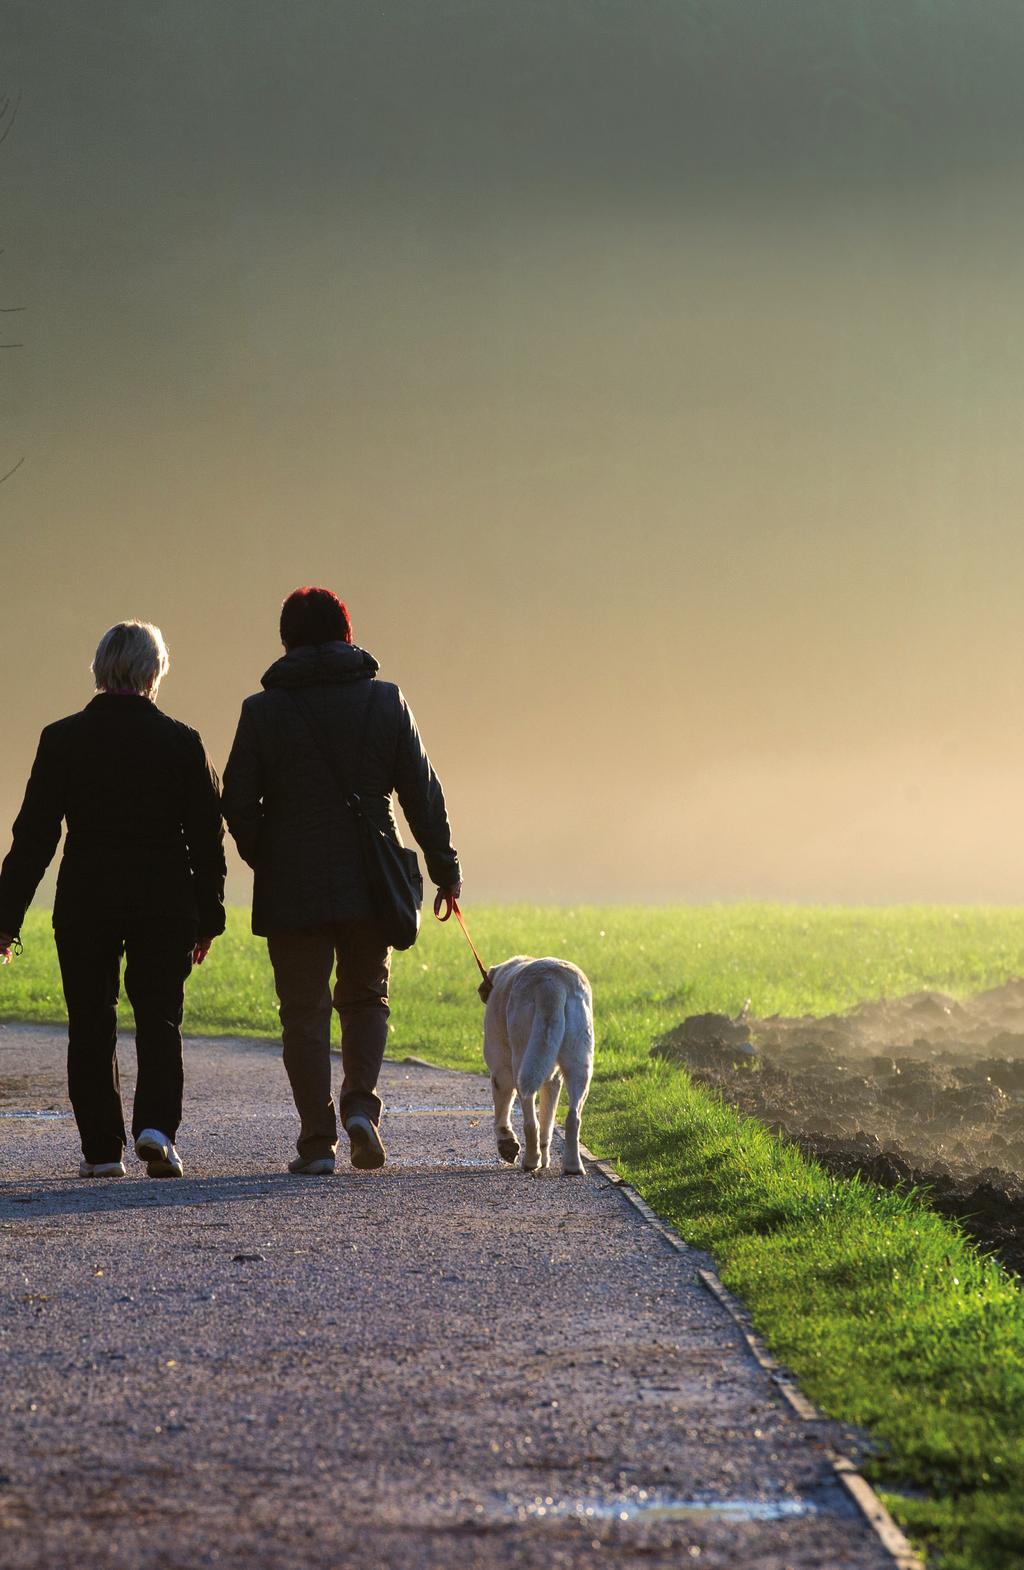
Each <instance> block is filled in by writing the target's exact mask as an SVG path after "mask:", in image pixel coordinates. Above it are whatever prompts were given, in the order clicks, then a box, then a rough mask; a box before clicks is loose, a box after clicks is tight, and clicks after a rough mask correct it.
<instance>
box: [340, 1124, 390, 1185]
mask: <svg viewBox="0 0 1024 1570" xmlns="http://www.w3.org/2000/svg"><path fill="white" fill-rule="evenodd" d="M345 1132H346V1133H347V1134H348V1140H349V1146H350V1154H351V1158H352V1165H353V1166H354V1167H358V1168H359V1169H360V1171H362V1172H374V1171H376V1169H377V1168H378V1167H382V1166H383V1165H384V1163H385V1161H386V1160H387V1159H388V1153H387V1151H386V1150H385V1149H384V1146H383V1145H382V1144H381V1138H380V1135H379V1134H378V1133H377V1130H376V1129H375V1128H374V1126H373V1124H372V1123H371V1122H370V1120H369V1118H367V1117H362V1116H361V1115H359V1114H357V1115H356V1116H355V1117H351V1118H349V1120H348V1122H347V1123H346V1124H345Z"/></svg>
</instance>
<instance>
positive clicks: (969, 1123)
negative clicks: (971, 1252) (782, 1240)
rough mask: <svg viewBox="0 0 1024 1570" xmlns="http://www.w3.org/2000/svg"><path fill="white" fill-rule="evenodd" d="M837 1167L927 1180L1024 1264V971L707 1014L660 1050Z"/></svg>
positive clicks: (950, 1208) (894, 1181)
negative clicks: (806, 1005) (884, 996)
mask: <svg viewBox="0 0 1024 1570" xmlns="http://www.w3.org/2000/svg"><path fill="white" fill-rule="evenodd" d="M653 1050H654V1053H655V1055H656V1056H660V1057H665V1058H668V1059H670V1060H673V1061H676V1062H680V1063H683V1064H685V1066H686V1067H687V1069H688V1070H689V1071H690V1073H691V1074H692V1075H693V1077H694V1078H695V1079H696V1080H698V1081H699V1082H700V1083H701V1084H703V1085H706V1086H708V1087H710V1088H712V1089H714V1090H717V1091H718V1092H720V1093H721V1095H722V1096H724V1097H725V1099H726V1100H727V1101H728V1102H730V1103H731V1104H732V1105H733V1106H735V1107H736V1108H738V1109H739V1110H740V1111H742V1112H744V1113H746V1114H748V1115H749V1116H751V1117H756V1118H759V1119H760V1120H761V1121H762V1122H764V1123H766V1124H767V1125H768V1127H769V1128H771V1129H772V1130H773V1131H774V1132H776V1133H780V1134H784V1135H786V1136H788V1137H789V1138H790V1139H793V1140H795V1141H796V1142H797V1143H798V1144H799V1145H800V1147H801V1149H802V1150H803V1151H804V1152H805V1153H806V1154H807V1155H810V1156H812V1157H813V1158H814V1159H815V1160H817V1161H819V1162H820V1163H821V1164H822V1165H823V1166H825V1167H827V1168H828V1169H829V1170H830V1171H832V1172H836V1173H838V1174H839V1175H841V1176H844V1177H849V1176H852V1175H853V1174H854V1173H859V1174H861V1175H862V1176H863V1177H865V1178H868V1179H870V1180H871V1181H872V1182H875V1183H879V1184H882V1185H884V1186H885V1187H889V1188H911V1187H914V1188H921V1189H925V1190H926V1191H927V1198H928V1202H929V1203H930V1204H931V1205H932V1206H933V1207H934V1208H935V1209H936V1210H938V1211H940V1212H941V1213H942V1214H943V1215H946V1216H949V1217H952V1218H955V1219H956V1220H958V1221H959V1222H960V1223H961V1224H962V1225H963V1227H964V1229H965V1231H966V1232H967V1233H968V1234H969V1235H970V1236H971V1237H972V1238H973V1239H974V1240H975V1241H976V1242H977V1243H978V1244H979V1245H980V1246H981V1247H983V1248H984V1249H985V1250H988V1251H992V1252H995V1253H996V1254H997V1255H998V1256H999V1257H1000V1259H1001V1260H1002V1261H1003V1263H1004V1264H1006V1265H1007V1266H1008V1267H1009V1268H1010V1269H1012V1270H1015V1271H1016V1272H1017V1273H1018V1274H1019V1275H1024V1181H1022V1177H1024V980H1016V981H1010V982H1007V983H1006V985H1005V986H1001V987H995V988H992V989H990V990H989V991H986V992H981V993H979V994H978V995H977V996H976V997H974V998H971V999H970V1000H969V1001H968V1002H966V1003H959V1002H957V1000H956V999H955V998H951V997H946V996H945V995H944V994H943V993H940V992H918V993H913V994H911V995H910V996H909V997H905V998H899V999H896V1000H894V1001H890V1000H882V1001H880V1002H876V1003H861V1004H858V1005H857V1007H856V1008H853V1009H850V1010H849V1012H847V1013H845V1014H831V1015H828V1016H826V1017H825V1018H822V1019H818V1018H815V1017H813V1016H811V1015H805V1016H803V1017H801V1018H795V1019H787V1018H784V1017H782V1016H780V1015H773V1016H772V1017H771V1018H769V1019H756V1018H750V1017H747V1016H745V1015H741V1016H739V1017H738V1018H737V1019H729V1018H728V1017H727V1016H726V1015H723V1014H696V1015H692V1016H691V1017H690V1018H689V1019H687V1020H684V1021H683V1023H682V1024H681V1025H678V1026H676V1027H675V1029H674V1030H672V1031H670V1032H669V1033H668V1034H667V1035H666V1036H664V1037H663V1038H662V1039H661V1041H659V1042H658V1043H657V1044H656V1045H655V1047H654V1049H653Z"/></svg>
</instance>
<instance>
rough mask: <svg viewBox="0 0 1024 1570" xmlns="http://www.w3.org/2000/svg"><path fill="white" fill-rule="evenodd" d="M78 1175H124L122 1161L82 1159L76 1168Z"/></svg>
mask: <svg viewBox="0 0 1024 1570" xmlns="http://www.w3.org/2000/svg"><path fill="white" fill-rule="evenodd" d="M78 1176H79V1177H124V1162H123V1161H83V1162H81V1164H80V1165H79V1168H78Z"/></svg>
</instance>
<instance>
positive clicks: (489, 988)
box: [476, 971, 494, 1003]
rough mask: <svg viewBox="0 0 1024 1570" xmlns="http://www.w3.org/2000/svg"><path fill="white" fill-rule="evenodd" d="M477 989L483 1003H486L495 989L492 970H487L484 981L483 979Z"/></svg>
mask: <svg viewBox="0 0 1024 1570" xmlns="http://www.w3.org/2000/svg"><path fill="white" fill-rule="evenodd" d="M476 990H477V993H478V995H479V997H480V1001H481V1003H486V1002H487V999H488V998H489V997H490V995H491V993H492V992H493V991H494V982H493V981H492V980H491V972H490V971H488V972H487V975H486V976H485V977H484V979H483V981H481V983H480V985H479V986H478V987H477V989H476Z"/></svg>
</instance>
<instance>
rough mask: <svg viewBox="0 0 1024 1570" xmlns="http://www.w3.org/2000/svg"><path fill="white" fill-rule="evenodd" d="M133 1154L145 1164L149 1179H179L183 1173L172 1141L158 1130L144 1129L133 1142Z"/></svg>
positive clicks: (179, 1158)
mask: <svg viewBox="0 0 1024 1570" xmlns="http://www.w3.org/2000/svg"><path fill="white" fill-rule="evenodd" d="M135 1154H136V1155H137V1156H138V1158H139V1160H140V1161H144V1162H145V1163H146V1171H147V1172H148V1173H149V1176H150V1177H153V1178H158V1177H181V1176H182V1175H183V1173H184V1171H185V1168H184V1166H183V1165H182V1161H181V1157H180V1156H179V1155H178V1152H177V1151H176V1150H175V1148H174V1141H173V1140H170V1139H168V1137H167V1135H166V1134H161V1132H160V1130H159V1129H158V1128H144V1129H143V1130H142V1133H141V1134H140V1135H139V1137H138V1139H137V1140H136V1141H135Z"/></svg>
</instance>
